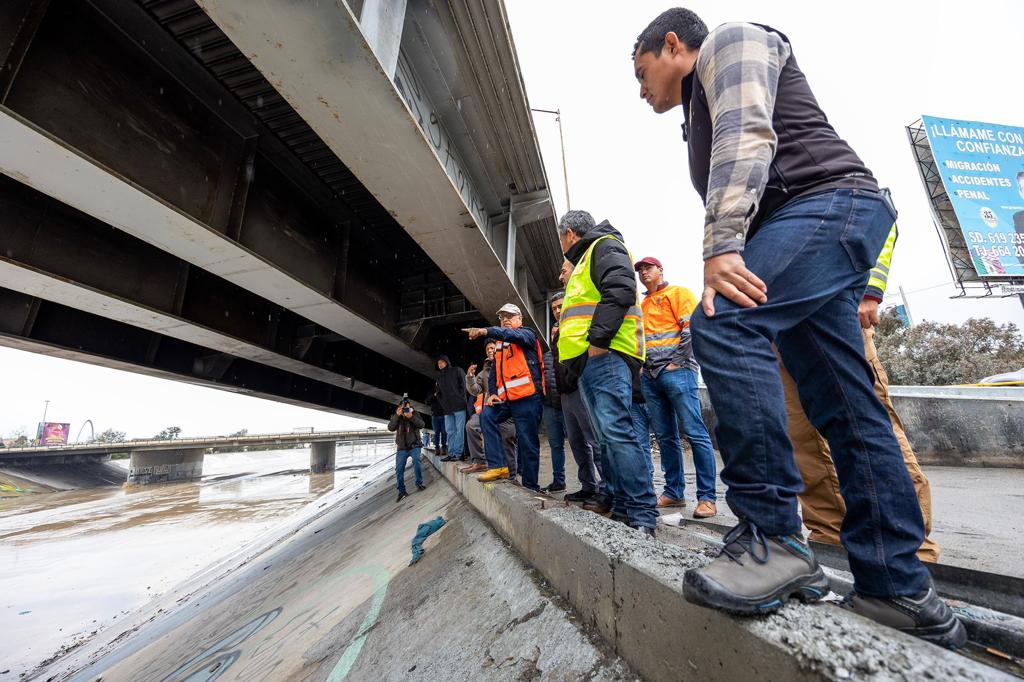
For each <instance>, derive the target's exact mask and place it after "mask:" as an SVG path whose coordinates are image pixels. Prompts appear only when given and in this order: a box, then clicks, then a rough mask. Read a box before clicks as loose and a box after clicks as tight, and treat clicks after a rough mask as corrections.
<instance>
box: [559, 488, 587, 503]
mask: <svg viewBox="0 0 1024 682" xmlns="http://www.w3.org/2000/svg"><path fill="white" fill-rule="evenodd" d="M593 496H594V493H592V492H588V491H586V490H577V491H576V492H574V493H569V494H568V495H566V496H565V497H563V498H562V499H563V500H565V501H566V502H580V503H585V502H589V501H590V498H591V497H593Z"/></svg>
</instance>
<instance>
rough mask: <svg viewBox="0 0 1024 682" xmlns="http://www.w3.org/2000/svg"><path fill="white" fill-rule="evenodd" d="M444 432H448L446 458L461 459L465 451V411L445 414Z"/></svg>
mask: <svg viewBox="0 0 1024 682" xmlns="http://www.w3.org/2000/svg"><path fill="white" fill-rule="evenodd" d="M444 430H445V431H447V432H448V456H449V457H462V454H463V453H464V452H465V451H466V411H465V410H459V411H458V412H456V413H455V414H446V415H445V416H444Z"/></svg>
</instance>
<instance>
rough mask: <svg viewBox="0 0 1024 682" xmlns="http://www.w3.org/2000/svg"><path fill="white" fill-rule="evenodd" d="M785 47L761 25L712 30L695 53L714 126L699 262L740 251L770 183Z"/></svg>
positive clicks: (788, 49) (783, 42)
mask: <svg viewBox="0 0 1024 682" xmlns="http://www.w3.org/2000/svg"><path fill="white" fill-rule="evenodd" d="M789 57H790V47H789V45H788V44H787V43H786V42H785V41H784V40H783V39H782V38H781V37H780V36H779V35H778V34H777V33H771V32H769V31H766V30H764V29H763V28H761V27H759V26H754V25H753V24H744V23H730V24H723V25H722V26H719V27H718V28H716V29H715V30H714V31H712V32H711V33H710V34H709V35H708V37H707V39H706V40H705V41H704V44H703V45H701V48H700V53H699V54H698V56H697V65H696V71H697V75H698V77H699V78H700V82H701V84H702V85H703V86H704V91H705V93H706V95H707V100H708V108H709V111H710V113H711V122H712V126H713V132H712V143H711V172H710V177H709V178H708V192H707V199H706V201H705V210H706V215H705V220H704V259H705V260H707V259H708V258H711V257H712V256H717V255H720V254H723V253H729V252H731V251H736V252H742V251H743V247H744V245H745V244H746V235H747V230H748V228H749V227H750V221H751V220H752V219H753V217H754V215H755V214H756V213H757V208H758V204H759V202H760V200H761V195H762V194H763V193H764V188H765V184H766V183H767V181H768V170H769V167H770V165H771V162H772V159H773V158H774V157H775V149H776V145H777V143H778V138H777V137H776V135H775V130H774V129H773V128H772V112H773V111H774V109H775V96H776V92H777V90H778V84H779V73H780V72H781V71H782V67H783V66H785V64H786V61H787V60H788V59H789Z"/></svg>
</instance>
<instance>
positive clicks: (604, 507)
mask: <svg viewBox="0 0 1024 682" xmlns="http://www.w3.org/2000/svg"><path fill="white" fill-rule="evenodd" d="M583 508H584V509H586V510H587V511H590V512H594V513H595V514H600V515H601V516H611V513H612V498H611V497H609V496H608V495H594V496H593V497H591V498H590V499H589V500H587V501H586V502H584V503H583Z"/></svg>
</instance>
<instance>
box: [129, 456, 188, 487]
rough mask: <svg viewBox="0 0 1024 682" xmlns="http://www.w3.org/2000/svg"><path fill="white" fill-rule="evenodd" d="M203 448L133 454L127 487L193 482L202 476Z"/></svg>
mask: <svg viewBox="0 0 1024 682" xmlns="http://www.w3.org/2000/svg"><path fill="white" fill-rule="evenodd" d="M205 452H206V449H205V448H189V449H183V450H154V451H150V452H133V453H132V458H131V462H130V463H129V465H128V481H127V485H150V484H151V483H174V482H178V481H195V480H198V479H200V478H202V476H203V456H204V454H205Z"/></svg>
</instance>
